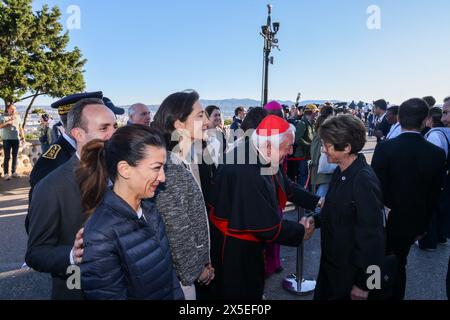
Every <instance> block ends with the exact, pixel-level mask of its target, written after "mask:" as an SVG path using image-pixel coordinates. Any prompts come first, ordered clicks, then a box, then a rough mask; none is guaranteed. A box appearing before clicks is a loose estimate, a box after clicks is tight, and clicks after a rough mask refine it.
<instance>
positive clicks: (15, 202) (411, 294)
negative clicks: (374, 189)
mask: <svg viewBox="0 0 450 320" xmlns="http://www.w3.org/2000/svg"><path fill="white" fill-rule="evenodd" d="M374 147H375V143H374V142H373V140H370V141H369V143H368V144H367V146H366V149H365V153H366V157H367V158H368V161H369V162H370V160H371V153H372V152H373V149H374ZM27 198H28V179H27V178H26V177H25V178H22V179H15V180H12V181H8V182H6V181H3V180H1V181H0V300H26V299H39V300H42V299H48V298H49V297H50V277H49V276H48V275H47V274H40V273H37V272H33V271H27V270H20V267H21V266H22V264H23V262H24V256H25V250H26V242H27V236H26V233H25V229H24V221H25V214H26V210H27ZM285 217H286V218H287V219H292V220H296V219H297V213H296V211H290V212H288V213H286V215H285ZM304 252H305V257H304V275H305V278H315V277H317V272H318V267H319V261H320V236H319V234H318V233H316V234H315V236H314V237H313V239H311V240H310V241H309V242H307V243H306V244H305V249H304ZM449 254H450V248H449V247H439V248H438V250H437V251H436V252H432V253H429V252H424V251H421V250H419V249H418V248H417V247H415V246H414V247H413V248H412V250H411V255H410V257H409V264H408V283H407V292H406V298H407V299H409V300H427V299H432V300H441V299H446V294H445V275H446V272H447V263H448V257H449ZM296 255H297V249H296V248H282V259H283V266H284V268H285V271H284V272H283V273H282V274H278V275H274V276H272V277H271V278H269V279H268V280H267V286H266V294H265V296H266V298H267V299H269V300H295V299H298V300H301V299H305V300H308V299H311V298H312V296H307V297H297V296H294V295H291V294H290V293H288V292H286V291H285V290H284V289H283V288H282V287H281V282H282V279H283V277H284V276H287V275H289V274H291V273H295V270H296Z"/></svg>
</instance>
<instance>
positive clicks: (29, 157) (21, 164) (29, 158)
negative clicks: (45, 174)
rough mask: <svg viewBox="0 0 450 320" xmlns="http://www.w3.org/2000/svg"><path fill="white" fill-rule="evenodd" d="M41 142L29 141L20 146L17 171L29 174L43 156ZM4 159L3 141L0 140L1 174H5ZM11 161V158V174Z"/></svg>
mask: <svg viewBox="0 0 450 320" xmlns="http://www.w3.org/2000/svg"><path fill="white" fill-rule="evenodd" d="M41 154H42V151H41V143H40V142H39V141H37V140H36V141H33V140H30V141H27V142H26V143H25V145H21V146H20V148H19V156H18V159H17V173H18V174H24V175H27V174H29V173H30V172H31V170H32V169H33V166H34V164H35V163H36V162H37V161H38V159H39V157H40V156H41ZM3 161H4V150H3V141H1V140H0V169H1V171H0V174H1V175H3ZM11 162H12V159H11V160H9V171H10V174H11Z"/></svg>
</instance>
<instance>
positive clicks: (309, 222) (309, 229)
mask: <svg viewBox="0 0 450 320" xmlns="http://www.w3.org/2000/svg"><path fill="white" fill-rule="evenodd" d="M300 224H301V225H303V227H305V236H304V238H303V240H305V241H307V240H309V239H311V237H312V236H313V234H314V230H315V229H316V228H315V225H314V218H313V217H303V219H302V220H300Z"/></svg>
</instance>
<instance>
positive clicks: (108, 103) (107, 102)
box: [103, 97, 125, 116]
mask: <svg viewBox="0 0 450 320" xmlns="http://www.w3.org/2000/svg"><path fill="white" fill-rule="evenodd" d="M103 103H104V104H105V106H107V107H108V108H109V109H110V110H111V111H112V112H114V114H115V115H118V116H121V115H123V114H124V113H125V109H123V108H119V107H116V106H115V105H114V103H112V101H111V99H109V98H107V97H103Z"/></svg>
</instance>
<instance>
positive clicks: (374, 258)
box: [314, 115, 384, 300]
mask: <svg viewBox="0 0 450 320" xmlns="http://www.w3.org/2000/svg"><path fill="white" fill-rule="evenodd" d="M319 135H320V137H321V138H322V140H323V142H322V144H323V149H324V151H325V153H326V154H327V157H328V162H330V163H336V164H337V165H338V168H337V169H336V171H335V172H334V174H333V176H332V179H331V182H330V187H329V191H328V193H327V196H326V198H325V205H324V207H323V209H322V211H321V213H320V214H318V215H316V216H315V219H314V220H315V224H316V226H317V227H320V228H321V237H322V242H321V248H322V259H321V264H320V270H319V276H318V279H317V287H316V292H315V299H316V300H335V299H338V300H340V299H353V300H366V299H368V298H369V288H368V281H367V279H368V277H369V275H368V273H367V272H366V271H367V270H368V267H369V266H381V264H382V261H383V256H384V239H383V198H382V192H381V186H380V182H379V180H378V178H377V176H376V175H375V173H374V171H373V170H372V168H371V167H370V166H369V165H368V164H367V162H366V159H365V158H364V155H362V154H359V152H360V151H361V150H362V148H363V147H364V143H365V141H366V130H365V127H364V124H363V123H362V122H361V120H359V119H357V118H356V117H353V116H351V115H343V116H338V117H331V118H329V119H328V120H326V121H325V122H324V123H323V124H322V126H321V127H320V129H319Z"/></svg>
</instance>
